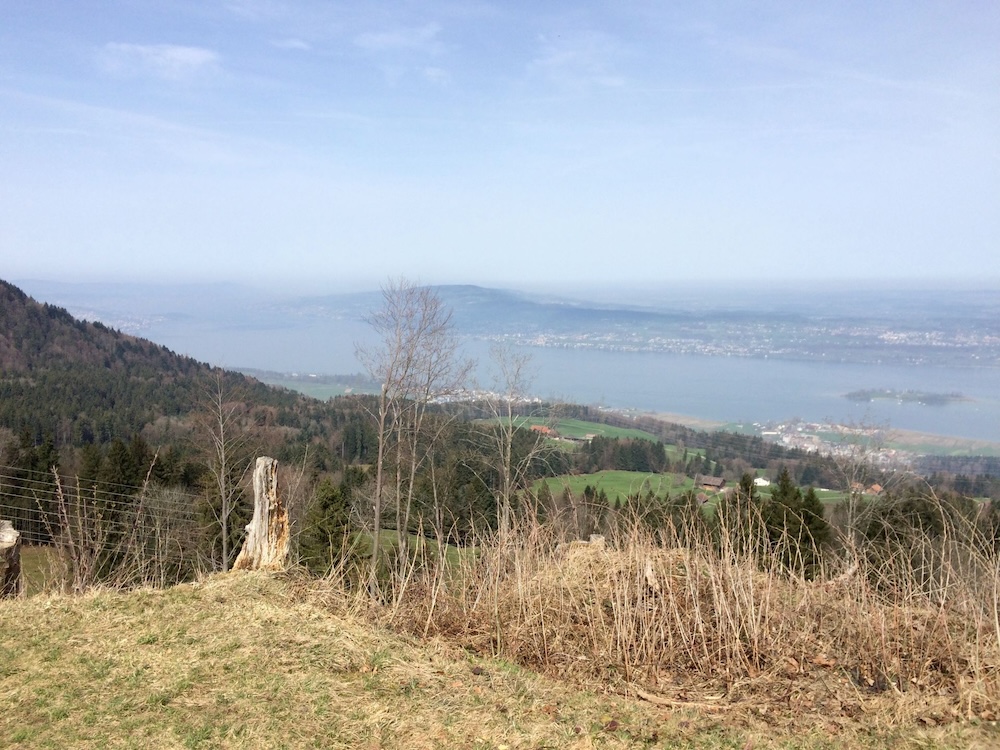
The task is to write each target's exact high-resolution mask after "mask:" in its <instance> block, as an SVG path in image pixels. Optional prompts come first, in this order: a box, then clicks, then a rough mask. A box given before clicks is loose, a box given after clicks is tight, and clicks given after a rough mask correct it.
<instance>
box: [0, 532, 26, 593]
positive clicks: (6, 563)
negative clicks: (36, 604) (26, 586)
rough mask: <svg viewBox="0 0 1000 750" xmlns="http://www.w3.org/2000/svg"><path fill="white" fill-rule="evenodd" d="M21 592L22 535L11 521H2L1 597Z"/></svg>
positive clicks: (0, 535)
mask: <svg viewBox="0 0 1000 750" xmlns="http://www.w3.org/2000/svg"><path fill="white" fill-rule="evenodd" d="M20 593H21V535H20V534H19V533H18V532H17V530H15V529H14V524H12V523H11V522H10V521H0V599H9V598H11V597H15V596H17V595H18V594H20Z"/></svg>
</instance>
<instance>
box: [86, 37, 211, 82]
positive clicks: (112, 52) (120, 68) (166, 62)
mask: <svg viewBox="0 0 1000 750" xmlns="http://www.w3.org/2000/svg"><path fill="white" fill-rule="evenodd" d="M100 62H101V65H102V67H103V68H104V70H105V71H107V72H108V73H111V74H112V75H118V76H124V77H129V78H133V77H145V76H152V77H155V78H162V79H164V80H167V81H183V80H189V79H191V78H193V77H196V76H198V75H202V74H204V73H206V72H212V71H215V70H217V69H218V65H219V56H218V54H216V53H215V52H213V51H212V50H209V49H204V48H203V47H184V46H180V45H176V44H125V43H121V42H109V43H108V44H106V45H104V47H103V48H102V50H101V56H100Z"/></svg>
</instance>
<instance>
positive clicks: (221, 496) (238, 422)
mask: <svg viewBox="0 0 1000 750" xmlns="http://www.w3.org/2000/svg"><path fill="white" fill-rule="evenodd" d="M242 396H243V394H242V393H241V392H240V391H239V389H234V388H231V387H230V386H228V385H227V383H226V379H225V373H224V372H223V371H222V370H216V371H215V372H214V373H213V377H212V379H211V381H210V382H209V383H208V384H207V385H206V387H205V389H204V393H203V397H202V407H201V410H200V412H199V413H198V414H197V416H196V428H197V430H196V431H197V434H198V436H199V438H200V448H201V452H202V455H203V456H204V461H205V465H206V466H207V467H208V472H209V475H210V477H211V482H212V499H211V500H210V502H209V503H208V506H209V509H210V512H211V515H212V517H213V519H214V522H215V524H216V526H217V528H218V530H219V533H220V535H221V559H220V560H219V563H218V567H219V568H220V569H221V570H223V571H227V570H229V566H230V564H231V562H232V558H233V545H232V543H231V539H230V534H231V528H230V521H231V519H232V516H233V511H234V510H235V509H236V506H237V504H238V502H239V498H240V491H241V485H242V484H243V483H244V481H245V479H246V477H247V475H248V474H249V472H250V468H251V466H252V463H253V453H254V450H253V431H252V429H251V426H250V424H249V420H248V417H247V406H246V403H245V399H244V398H242Z"/></svg>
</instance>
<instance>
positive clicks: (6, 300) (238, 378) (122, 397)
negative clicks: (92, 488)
mask: <svg viewBox="0 0 1000 750" xmlns="http://www.w3.org/2000/svg"><path fill="white" fill-rule="evenodd" d="M213 374H214V375H216V376H218V377H219V378H221V380H222V385H223V387H224V388H226V389H227V390H233V389H236V388H239V389H241V390H243V391H246V392H247V394H248V395H249V396H250V397H251V398H252V400H253V401H254V402H255V403H257V404H260V405H269V406H273V407H276V408H277V407H282V406H285V407H287V406H290V405H291V404H293V403H294V402H295V401H297V400H298V399H297V397H295V396H294V395H293V394H290V393H287V392H283V391H279V390H276V389H272V388H268V387H267V386H264V385H263V384H261V383H258V382H257V381H255V380H252V379H249V378H246V377H244V376H243V375H240V374H238V373H232V372H223V371H221V370H215V369H213V368H211V367H209V366H208V365H206V364H202V363H200V362H197V361H195V360H193V359H191V358H190V357H184V356H181V355H178V354H175V353H174V352H171V351H170V350H169V349H167V348H166V347H164V346H159V345H157V344H154V343H152V342H150V341H147V340H145V339H140V338H136V337H134V336H129V335H127V334H124V333H121V332H120V331H116V330H113V329H110V328H108V327H106V326H104V325H102V324H101V323H90V322H87V321H83V320H76V319H74V318H73V317H72V316H71V315H70V314H69V313H68V312H66V310H64V309H62V308H61V307H55V306H53V305H49V304H44V303H39V302H36V301H35V300H33V299H32V298H31V297H29V296H27V295H26V294H25V293H24V292H22V291H21V290H20V289H18V288H17V287H15V286H13V285H12V284H9V283H7V282H5V281H0V426H2V427H6V428H8V429H10V430H12V431H14V432H15V433H18V434H21V433H23V432H25V431H26V432H27V433H28V434H29V435H30V437H31V438H32V440H33V441H34V442H39V441H41V440H42V439H44V438H46V437H49V438H51V439H52V440H54V442H55V443H56V445H57V446H64V445H77V446H79V445H85V444H90V443H96V444H101V445H103V444H107V443H110V442H111V441H112V440H114V439H115V438H118V439H122V440H128V439H129V438H130V437H131V436H133V435H135V434H137V433H139V432H141V431H142V429H143V428H144V427H146V426H147V425H150V424H152V423H153V422H155V421H156V420H157V419H159V418H162V417H179V416H182V415H185V414H188V413H190V412H191V411H193V410H194V409H195V408H196V407H197V405H198V403H199V399H201V398H202V396H203V391H204V384H205V382H206V381H207V380H208V379H210V378H211V377H213Z"/></svg>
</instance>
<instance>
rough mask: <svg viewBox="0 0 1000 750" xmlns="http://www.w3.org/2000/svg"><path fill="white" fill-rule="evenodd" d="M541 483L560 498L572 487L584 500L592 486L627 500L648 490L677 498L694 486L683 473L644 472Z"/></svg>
mask: <svg viewBox="0 0 1000 750" xmlns="http://www.w3.org/2000/svg"><path fill="white" fill-rule="evenodd" d="M542 481H544V482H546V483H547V484H548V485H549V490H550V491H551V492H552V494H553V495H559V494H560V493H561V492H562V491H563V489H564V488H566V487H569V490H570V492H572V493H573V495H574V496H575V497H582V496H583V490H584V488H586V487H587V486H588V485H589V486H590V487H593V488H594V490H595V491H596V492H600V491H601V490H604V494H606V495H607V496H608V500H614V499H615V498H618V497H620V498H621V499H622V500H624V499H625V498H627V497H628V496H629V495H633V494H635V493H637V492H643V493H645V492H646V491H647V490H652V491H653V492H654V493H655V494H657V495H660V496H662V495H663V494H664V493H666V492H669V493H670V494H671V495H674V494H678V493H681V492H686V491H687V490H690V489H693V487H694V480H692V479H691V478H689V477H685V476H682V475H680V474H650V473H647V472H641V471H598V472H595V473H594V474H572V475H563V476H558V477H551V478H549V479H545V480H542ZM537 486H538V485H536V487H537Z"/></svg>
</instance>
